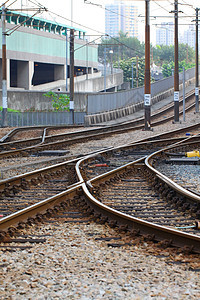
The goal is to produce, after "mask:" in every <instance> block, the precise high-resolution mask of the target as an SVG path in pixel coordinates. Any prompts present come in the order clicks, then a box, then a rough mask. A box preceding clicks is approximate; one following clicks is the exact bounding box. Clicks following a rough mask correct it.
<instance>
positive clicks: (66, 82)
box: [65, 28, 68, 92]
mask: <svg viewBox="0 0 200 300" xmlns="http://www.w3.org/2000/svg"><path fill="white" fill-rule="evenodd" d="M65 32H66V92H67V91H68V40H67V39H68V35H67V28H66V31H65Z"/></svg>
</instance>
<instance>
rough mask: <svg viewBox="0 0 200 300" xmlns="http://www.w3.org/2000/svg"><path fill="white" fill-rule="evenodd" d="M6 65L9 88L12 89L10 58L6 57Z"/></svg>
mask: <svg viewBox="0 0 200 300" xmlns="http://www.w3.org/2000/svg"><path fill="white" fill-rule="evenodd" d="M6 65H7V66H6V67H7V70H6V71H7V89H10V59H8V58H7V59H6Z"/></svg>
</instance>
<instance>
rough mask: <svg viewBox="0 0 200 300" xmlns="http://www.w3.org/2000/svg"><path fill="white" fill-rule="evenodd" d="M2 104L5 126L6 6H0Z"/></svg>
mask: <svg viewBox="0 0 200 300" xmlns="http://www.w3.org/2000/svg"><path fill="white" fill-rule="evenodd" d="M1 20H2V105H3V120H2V121H3V122H2V126H3V127H7V126H8V121H7V108H8V100H7V67H6V7H5V4H4V5H3V6H2V17H1Z"/></svg>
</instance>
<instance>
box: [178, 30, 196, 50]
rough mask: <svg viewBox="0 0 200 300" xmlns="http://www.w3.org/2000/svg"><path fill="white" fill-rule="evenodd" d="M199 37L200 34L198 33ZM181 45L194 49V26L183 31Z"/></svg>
mask: <svg viewBox="0 0 200 300" xmlns="http://www.w3.org/2000/svg"><path fill="white" fill-rule="evenodd" d="M199 37H200V33H199ZM182 43H183V44H188V46H190V47H192V48H193V49H195V44H196V29H195V25H190V26H189V29H188V30H185V31H184V34H183V38H182Z"/></svg>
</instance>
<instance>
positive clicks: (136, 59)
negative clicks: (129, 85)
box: [136, 55, 139, 88]
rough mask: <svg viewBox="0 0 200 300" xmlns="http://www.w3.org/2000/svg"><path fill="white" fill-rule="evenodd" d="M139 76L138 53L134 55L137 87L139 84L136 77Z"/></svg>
mask: <svg viewBox="0 0 200 300" xmlns="http://www.w3.org/2000/svg"><path fill="white" fill-rule="evenodd" d="M138 77H139V76H138V55H137V56H136V82H137V88H138V86H139V84H138V79H139V78H138Z"/></svg>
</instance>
